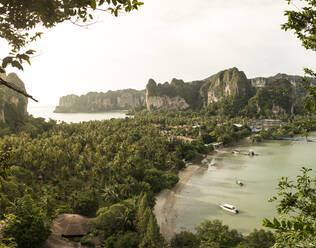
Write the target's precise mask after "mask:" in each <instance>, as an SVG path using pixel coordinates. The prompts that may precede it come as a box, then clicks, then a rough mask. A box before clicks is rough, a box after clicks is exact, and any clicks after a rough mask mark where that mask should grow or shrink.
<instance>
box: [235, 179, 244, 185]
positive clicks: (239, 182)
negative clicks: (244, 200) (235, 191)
mask: <svg viewBox="0 0 316 248" xmlns="http://www.w3.org/2000/svg"><path fill="white" fill-rule="evenodd" d="M236 184H238V185H239V186H244V183H243V182H242V181H240V180H236Z"/></svg>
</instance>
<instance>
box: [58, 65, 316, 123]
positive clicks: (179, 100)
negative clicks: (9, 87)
mask: <svg viewBox="0 0 316 248" xmlns="http://www.w3.org/2000/svg"><path fill="white" fill-rule="evenodd" d="M311 81H312V83H314V84H315V83H316V82H315V80H311ZM304 84H306V83H305V82H303V78H302V77H301V76H292V75H287V74H280V73H279V74H277V75H275V76H272V77H256V78H253V79H248V78H247V76H246V74H245V73H244V72H243V71H239V70H238V69H237V68H235V67H234V68H231V69H227V70H223V71H220V72H218V73H217V74H214V75H212V76H210V77H208V78H206V79H204V80H196V81H192V82H184V81H183V80H181V79H175V78H174V79H172V80H171V82H170V83H168V82H166V83H163V84H160V83H158V84H157V83H156V82H155V81H154V80H153V79H150V80H149V82H148V84H147V86H146V90H142V91H137V90H133V89H126V90H118V91H108V92H107V93H97V92H90V93H88V94H86V95H82V96H77V95H68V96H63V97H61V98H60V100H59V106H57V107H56V109H55V112H56V113H76V112H104V111H111V110H130V109H132V108H134V107H136V106H139V105H146V106H147V109H148V110H149V111H152V110H155V109H167V110H186V109H193V110H201V109H202V108H207V109H209V111H211V112H213V113H214V114H222V115H228V116H238V115H239V116H249V117H255V116H272V115H279V114H302V113H303V111H304V108H303V101H302V99H303V98H304V96H305V95H306V91H305V89H304V88H303V87H302V86H303V85H304Z"/></svg>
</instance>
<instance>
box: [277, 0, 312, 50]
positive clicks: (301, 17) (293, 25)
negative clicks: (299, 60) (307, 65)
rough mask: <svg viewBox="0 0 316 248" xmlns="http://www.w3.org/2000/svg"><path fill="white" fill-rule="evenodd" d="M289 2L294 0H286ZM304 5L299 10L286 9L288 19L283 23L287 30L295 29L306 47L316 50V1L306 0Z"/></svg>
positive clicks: (283, 27)
mask: <svg viewBox="0 0 316 248" xmlns="http://www.w3.org/2000/svg"><path fill="white" fill-rule="evenodd" d="M286 1H287V2H288V3H289V4H290V3H292V2H293V1H292V0H286ZM304 3H305V4H304V7H303V8H301V9H299V10H292V11H285V16H287V18H288V20H287V22H286V23H284V24H283V25H282V29H284V30H285V31H287V30H293V31H294V32H295V34H296V36H297V38H298V39H300V40H301V41H302V45H303V46H304V47H305V48H306V49H311V50H314V51H315V50H316V28H315V19H316V10H315V8H316V3H315V1H314V0H304Z"/></svg>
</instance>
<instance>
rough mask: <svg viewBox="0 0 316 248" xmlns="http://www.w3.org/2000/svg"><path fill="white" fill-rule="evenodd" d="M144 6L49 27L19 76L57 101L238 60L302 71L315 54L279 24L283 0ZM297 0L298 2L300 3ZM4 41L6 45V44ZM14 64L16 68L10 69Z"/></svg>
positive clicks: (252, 70)
mask: <svg viewBox="0 0 316 248" xmlns="http://www.w3.org/2000/svg"><path fill="white" fill-rule="evenodd" d="M143 2H144V3H145V4H144V5H143V6H142V7H141V8H140V10H138V11H135V12H133V13H130V14H123V15H121V16H120V17H118V18H116V17H114V16H111V15H110V14H108V13H103V12H102V13H101V12H99V13H96V14H95V16H96V20H97V23H96V24H94V25H91V26H89V27H88V28H81V27H78V26H75V25H73V24H71V23H65V24H60V25H58V26H57V27H55V28H53V29H49V30H45V31H44V35H43V36H42V39H41V40H40V41H38V42H36V43H34V44H32V46H31V47H30V48H34V49H35V50H36V51H37V56H36V57H34V58H32V60H31V62H32V65H31V66H28V65H25V69H24V72H21V71H18V72H17V73H18V75H19V77H20V78H21V79H22V80H23V81H24V83H25V84H26V88H27V91H28V93H29V94H31V95H32V96H33V97H34V98H36V99H38V100H39V103H36V102H33V101H32V100H30V101H29V105H30V106H48V105H58V101H59V98H60V97H61V96H64V95H67V94H76V95H82V94H86V93H88V92H90V91H93V92H106V91H108V90H117V89H126V88H134V89H144V88H145V87H146V84H147V82H148V79H149V78H153V79H154V80H155V81H156V82H157V83H164V82H166V81H169V82H170V80H171V79H172V78H180V79H183V80H184V81H192V80H199V79H204V78H207V77H209V76H210V75H213V74H215V73H217V72H219V71H221V70H224V69H228V68H231V67H237V68H238V69H239V70H242V71H244V72H245V73H246V75H247V77H248V78H252V77H257V76H272V75H275V74H277V73H279V72H282V73H287V74H295V75H303V68H304V67H309V68H312V69H316V68H315V65H316V57H315V53H314V52H312V51H307V50H306V49H305V48H303V47H302V46H301V43H300V41H299V40H298V39H297V38H296V37H295V35H294V34H293V33H291V32H285V31H283V30H281V24H282V23H284V22H285V21H286V18H285V17H284V15H283V13H284V11H285V10H286V9H293V8H295V7H294V6H292V5H291V6H289V5H288V4H287V1H285V0H238V1H237V0H225V1H223V0H194V1H192V0H159V1H158V0H143ZM297 4H299V3H297ZM5 46H6V45H5V41H1V43H0V51H2V50H3V49H4V48H5ZM8 71H10V70H8Z"/></svg>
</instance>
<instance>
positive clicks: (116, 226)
mask: <svg viewBox="0 0 316 248" xmlns="http://www.w3.org/2000/svg"><path fill="white" fill-rule="evenodd" d="M134 218H135V204H134V201H133V200H132V199H128V200H125V201H122V202H120V203H116V204H113V205H111V206H110V207H103V208H100V209H99V210H98V212H97V217H96V219H95V220H94V221H91V224H92V225H93V226H94V227H95V228H96V230H97V231H98V233H99V235H101V237H103V238H105V237H108V236H111V235H113V234H114V233H116V232H119V231H121V230H122V231H127V230H133V229H134V227H133V220H134Z"/></svg>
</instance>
